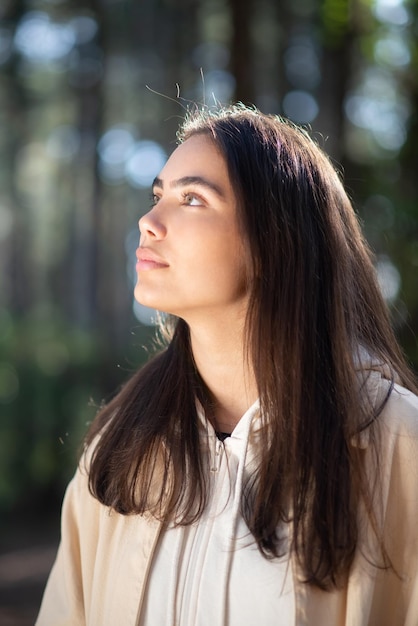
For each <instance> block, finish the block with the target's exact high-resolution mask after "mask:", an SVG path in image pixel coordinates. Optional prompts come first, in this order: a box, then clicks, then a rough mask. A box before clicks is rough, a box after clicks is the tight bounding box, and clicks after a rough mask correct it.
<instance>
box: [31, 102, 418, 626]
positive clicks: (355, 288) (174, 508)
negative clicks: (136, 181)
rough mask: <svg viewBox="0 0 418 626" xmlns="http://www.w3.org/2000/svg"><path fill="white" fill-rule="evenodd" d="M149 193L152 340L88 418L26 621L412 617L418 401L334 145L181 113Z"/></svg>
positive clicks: (146, 276) (146, 229)
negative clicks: (158, 332)
mask: <svg viewBox="0 0 418 626" xmlns="http://www.w3.org/2000/svg"><path fill="white" fill-rule="evenodd" d="M152 194H153V195H152V198H153V200H152V207H151V209H150V210H149V212H148V213H146V214H145V215H144V216H143V217H141V219H140V220H139V230H140V243H139V248H138V250H137V259H138V262H137V275H138V281H137V285H136V288H135V297H136V298H137V300H138V301H139V302H141V303H142V304H145V305H148V306H151V307H154V308H157V309H159V310H161V311H164V312H166V313H167V314H169V316H168V317H167V319H166V330H167V333H168V343H167V346H166V348H165V349H164V350H162V351H161V352H160V353H159V354H158V355H156V356H155V357H154V358H153V359H152V360H151V361H150V362H149V363H148V364H147V365H146V366H145V367H143V368H142V369H141V370H140V371H139V372H137V373H136V374H135V375H134V376H133V377H132V379H131V380H130V381H129V382H128V383H127V384H126V385H125V387H124V388H123V389H122V391H121V392H120V393H119V394H118V395H117V396H116V397H115V398H114V399H113V400H112V401H111V402H110V404H109V405H108V406H106V407H105V408H104V409H103V410H102V411H101V412H100V413H99V415H98V416H97V418H96V420H95V422H94V423H93V425H92V427H91V429H90V432H89V433H88V436H87V440H86V450H85V455H84V457H83V459H82V461H81V462H80V466H79V468H78V470H77V473H76V475H75V477H74V479H73V480H72V482H71V483H70V485H69V487H68V490H67V493H66V496H65V501H64V508H63V516H62V541H61V546H60V548H59V552H58V556H57V560H56V563H55V565H54V568H53V570H52V572H51V575H50V579H49V582H48V585H47V588H46V591H45V595H44V600H43V603H42V607H41V611H40V614H39V617H38V621H37V624H38V626H59V625H64V624H68V625H70V624H71V625H80V626H81V625H83V624H87V625H89V626H115V625H116V624H118V625H121V626H160V625H161V626H174V625H179V626H206V625H207V626H223V625H227V624H228V625H230V626H253V625H254V624H256V623H257V624H262V626H270V625H273V624H274V625H277V624H280V625H281V626H290V625H292V626H294V625H295V626H308V625H309V626H343V625H344V626H417V624H418V530H417V519H418V398H417V397H416V396H415V395H414V393H413V391H414V390H415V386H414V385H415V383H414V379H413V376H412V374H411V373H410V371H409V370H408V368H407V366H406V364H405V362H404V360H403V358H402V356H401V353H400V350H399V348H398V346H397V343H396V340H395V338H394V335H393V332H392V330H391V327H390V323H389V320H388V312H387V310H386V307H385V304H384V302H383V300H382V297H381V294H380V292H379V288H378V285H377V282H376V277H375V272H374V269H373V265H372V262H371V257H370V253H369V251H368V249H367V246H366V244H365V242H364V240H363V238H362V235H361V233H360V229H359V226H358V224H357V221H356V217H355V214H354V212H353V209H352V206H351V204H350V202H349V200H348V198H347V195H346V193H345V192H344V189H343V186H342V184H341V182H340V180H339V177H338V175H337V174H336V172H335V171H334V169H333V167H332V165H331V164H330V162H329V160H328V159H327V157H326V156H325V155H324V153H323V152H322V151H321V150H320V149H319V148H318V147H317V146H316V145H315V143H314V142H313V141H312V140H311V139H310V138H309V137H308V135H307V134H306V133H305V132H303V131H302V130H300V129H297V128H296V127H294V126H293V125H291V124H290V123H288V122H286V121H283V120H282V119H279V118H277V117H273V116H267V115H263V114H261V113H260V112H259V111H257V110H250V109H246V108H244V107H242V106H237V107H231V108H227V109H220V110H218V111H217V112H211V111H196V112H194V113H190V114H189V115H188V116H187V119H186V120H185V122H184V124H183V126H182V128H181V129H180V132H179V146H178V147H177V149H176V150H175V151H174V152H173V154H172V155H171V157H170V159H169V160H168V162H167V164H166V165H165V167H164V168H163V170H162V171H161V173H160V174H159V175H158V177H157V178H156V179H155V181H154V185H153V192H152Z"/></svg>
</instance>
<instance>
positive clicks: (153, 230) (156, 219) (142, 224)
mask: <svg viewBox="0 0 418 626" xmlns="http://www.w3.org/2000/svg"><path fill="white" fill-rule="evenodd" d="M138 226H139V232H140V234H141V236H142V237H146V236H148V237H151V238H152V239H164V237H165V235H166V227H165V225H164V224H163V222H162V219H161V215H159V212H158V211H157V210H156V207H153V208H152V209H151V210H150V211H148V213H145V215H143V216H142V217H141V218H140V219H139V222H138Z"/></svg>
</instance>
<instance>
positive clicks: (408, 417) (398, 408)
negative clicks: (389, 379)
mask: <svg viewBox="0 0 418 626" xmlns="http://www.w3.org/2000/svg"><path fill="white" fill-rule="evenodd" d="M380 421H381V423H382V424H383V425H384V427H385V428H386V429H387V430H388V431H389V432H390V433H392V434H393V435H397V436H399V437H409V438H412V439H415V440H418V397H417V396H416V395H415V393H413V392H412V391H409V390H408V389H405V387H402V385H400V384H398V383H395V384H394V385H393V387H392V389H391V390H390V395H389V397H388V400H387V402H386V404H385V405H384V407H383V410H382V413H381V415H380Z"/></svg>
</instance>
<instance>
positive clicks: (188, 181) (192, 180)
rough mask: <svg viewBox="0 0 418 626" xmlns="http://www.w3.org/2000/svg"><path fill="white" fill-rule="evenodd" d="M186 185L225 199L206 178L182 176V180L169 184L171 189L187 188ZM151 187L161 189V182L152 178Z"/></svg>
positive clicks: (216, 187) (219, 188)
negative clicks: (200, 188) (203, 189)
mask: <svg viewBox="0 0 418 626" xmlns="http://www.w3.org/2000/svg"><path fill="white" fill-rule="evenodd" d="M187 185H198V186H199V187H205V188H206V189H209V190H210V191H213V192H214V193H216V195H217V196H219V197H220V198H222V199H225V192H224V191H223V189H222V188H221V187H220V186H219V185H217V184H216V183H214V182H212V181H211V180H208V179H207V178H204V177H203V176H182V178H179V179H177V180H173V181H172V182H171V183H170V187H171V188H177V187H187ZM152 187H153V188H154V187H158V188H159V189H163V188H164V182H163V180H162V179H161V178H158V176H156V177H155V178H154V182H153V183H152Z"/></svg>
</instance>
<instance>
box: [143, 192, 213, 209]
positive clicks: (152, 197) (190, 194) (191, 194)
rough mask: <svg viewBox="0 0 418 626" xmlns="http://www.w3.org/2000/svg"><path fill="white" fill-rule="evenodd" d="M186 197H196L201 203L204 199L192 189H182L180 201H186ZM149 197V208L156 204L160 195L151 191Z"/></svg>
mask: <svg viewBox="0 0 418 626" xmlns="http://www.w3.org/2000/svg"><path fill="white" fill-rule="evenodd" d="M187 198H192V199H196V200H198V201H199V202H200V203H201V204H204V199H203V198H202V197H201V196H199V194H197V193H194V192H193V191H184V192H183V193H182V194H181V199H182V202H184V203H185V202H186V200H187ZM149 199H150V204H151V208H152V207H154V206H155V205H156V204H158V202H159V200H160V196H157V194H155V193H153V192H151V193H150V195H149Z"/></svg>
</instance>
